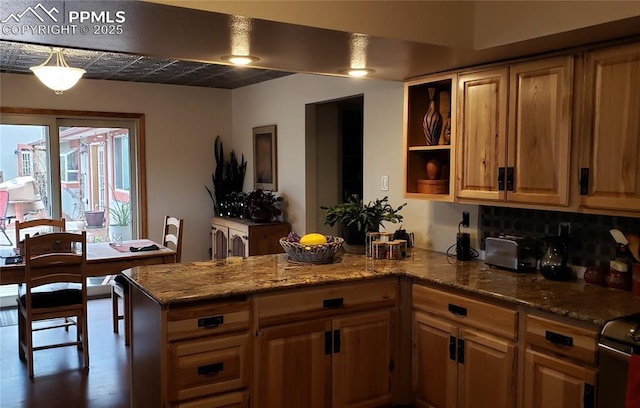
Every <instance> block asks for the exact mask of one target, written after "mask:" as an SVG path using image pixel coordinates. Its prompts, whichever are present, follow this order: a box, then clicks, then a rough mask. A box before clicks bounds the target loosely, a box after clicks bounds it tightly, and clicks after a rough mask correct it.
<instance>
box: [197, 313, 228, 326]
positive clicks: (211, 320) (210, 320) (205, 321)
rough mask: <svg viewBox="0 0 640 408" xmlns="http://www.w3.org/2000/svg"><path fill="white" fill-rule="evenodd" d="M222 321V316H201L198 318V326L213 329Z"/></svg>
mask: <svg viewBox="0 0 640 408" xmlns="http://www.w3.org/2000/svg"><path fill="white" fill-rule="evenodd" d="M222 323H224V316H212V317H203V318H202V319H198V327H204V328H205V329H213V328H215V327H218V326H220V325H221V324H222Z"/></svg>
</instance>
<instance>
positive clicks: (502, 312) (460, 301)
mask: <svg viewBox="0 0 640 408" xmlns="http://www.w3.org/2000/svg"><path fill="white" fill-rule="evenodd" d="M412 299H413V300H412V302H413V307H414V308H415V309H419V310H424V311H426V312H431V313H434V314H436V315H439V316H444V317H447V318H449V319H451V320H454V321H457V322H460V323H463V324H466V325H469V326H473V327H476V328H478V329H481V330H484V331H487V332H489V333H494V334H497V335H500V336H503V337H506V338H509V339H513V340H516V338H517V328H518V312H517V311H515V310H511V309H507V308H505V307H501V306H496V305H493V304H491V303H485V302H482V301H478V300H475V299H470V298H467V297H464V296H458V295H455V294H453V293H449V292H443V291H440V290H437V289H432V288H428V287H425V286H421V285H413V290H412Z"/></svg>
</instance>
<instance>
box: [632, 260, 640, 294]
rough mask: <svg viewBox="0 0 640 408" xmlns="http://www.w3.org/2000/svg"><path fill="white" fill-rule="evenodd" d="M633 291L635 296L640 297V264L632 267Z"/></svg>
mask: <svg viewBox="0 0 640 408" xmlns="http://www.w3.org/2000/svg"><path fill="white" fill-rule="evenodd" d="M631 273H632V277H631V286H632V288H631V290H632V292H633V294H634V295H636V296H640V263H634V264H633V265H632V272H631Z"/></svg>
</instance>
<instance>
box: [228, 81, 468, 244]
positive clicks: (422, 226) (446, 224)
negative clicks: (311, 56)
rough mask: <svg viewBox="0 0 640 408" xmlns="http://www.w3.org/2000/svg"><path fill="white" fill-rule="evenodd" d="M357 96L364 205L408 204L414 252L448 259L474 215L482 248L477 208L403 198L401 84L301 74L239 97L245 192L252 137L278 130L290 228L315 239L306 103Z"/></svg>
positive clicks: (236, 111) (237, 134)
mask: <svg viewBox="0 0 640 408" xmlns="http://www.w3.org/2000/svg"><path fill="white" fill-rule="evenodd" d="M358 94H363V95H364V199H365V200H366V201H368V200H372V199H375V198H381V197H383V196H385V195H388V196H389V201H390V202H391V204H392V205H393V206H394V207H396V206H398V205H400V204H402V203H404V202H407V203H408V205H407V206H406V207H405V208H404V209H403V210H402V215H403V216H404V217H405V220H404V227H405V228H406V229H407V230H408V231H413V232H414V233H415V234H416V246H418V247H421V248H430V249H434V250H436V251H442V252H444V251H446V249H447V248H448V247H449V246H450V245H452V244H454V243H455V233H456V232H457V226H458V223H459V222H460V221H461V220H462V215H461V212H462V211H469V212H470V213H471V225H472V227H473V228H471V233H472V245H473V246H475V247H477V241H476V240H475V237H476V235H477V228H476V225H477V213H478V211H477V206H470V205H458V204H450V203H436V202H430V201H424V200H415V199H413V200H407V199H405V198H403V191H402V162H403V153H402V145H403V136H402V135H403V130H402V118H403V108H402V107H403V84H402V83H399V82H388V81H378V80H366V79H349V78H338V77H328V76H317V75H307V74H296V75H291V76H287V77H283V78H278V79H275V80H272V81H267V82H262V83H259V84H255V85H251V86H247V87H243V88H239V89H235V90H233V91H232V112H233V124H232V135H233V148H234V149H235V150H236V152H240V153H243V154H244V155H245V157H246V158H247V161H248V165H247V174H248V175H249V176H248V177H247V178H246V179H245V190H251V189H253V181H252V180H253V176H252V175H253V151H252V141H251V139H252V136H251V135H252V133H251V130H252V128H253V127H256V126H263V125H269V124H275V125H277V126H278V140H277V144H278V193H279V194H281V195H283V196H284V197H285V199H286V201H287V203H288V208H287V213H286V216H287V221H289V222H291V224H292V229H293V230H294V231H296V232H298V233H300V234H303V233H307V232H312V231H307V225H306V221H305V208H306V206H307V204H308V203H306V202H305V171H304V169H305V163H304V156H305V143H304V141H305V133H304V132H305V120H304V118H305V104H308V103H316V102H322V101H328V100H333V99H337V98H343V97H347V96H353V95H358ZM382 175H388V176H389V191H384V192H383V191H381V190H380V179H381V177H382ZM312 205H313V204H312ZM396 227H397V225H393V224H391V225H389V226H388V227H387V228H388V230H389V231H393V230H395V228H396Z"/></svg>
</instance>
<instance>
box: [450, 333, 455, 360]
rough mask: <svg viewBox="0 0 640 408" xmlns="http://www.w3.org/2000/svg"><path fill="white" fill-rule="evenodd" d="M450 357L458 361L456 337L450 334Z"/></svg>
mask: <svg viewBox="0 0 640 408" xmlns="http://www.w3.org/2000/svg"><path fill="white" fill-rule="evenodd" d="M449 359H450V360H453V361H456V338H455V337H453V336H449Z"/></svg>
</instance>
